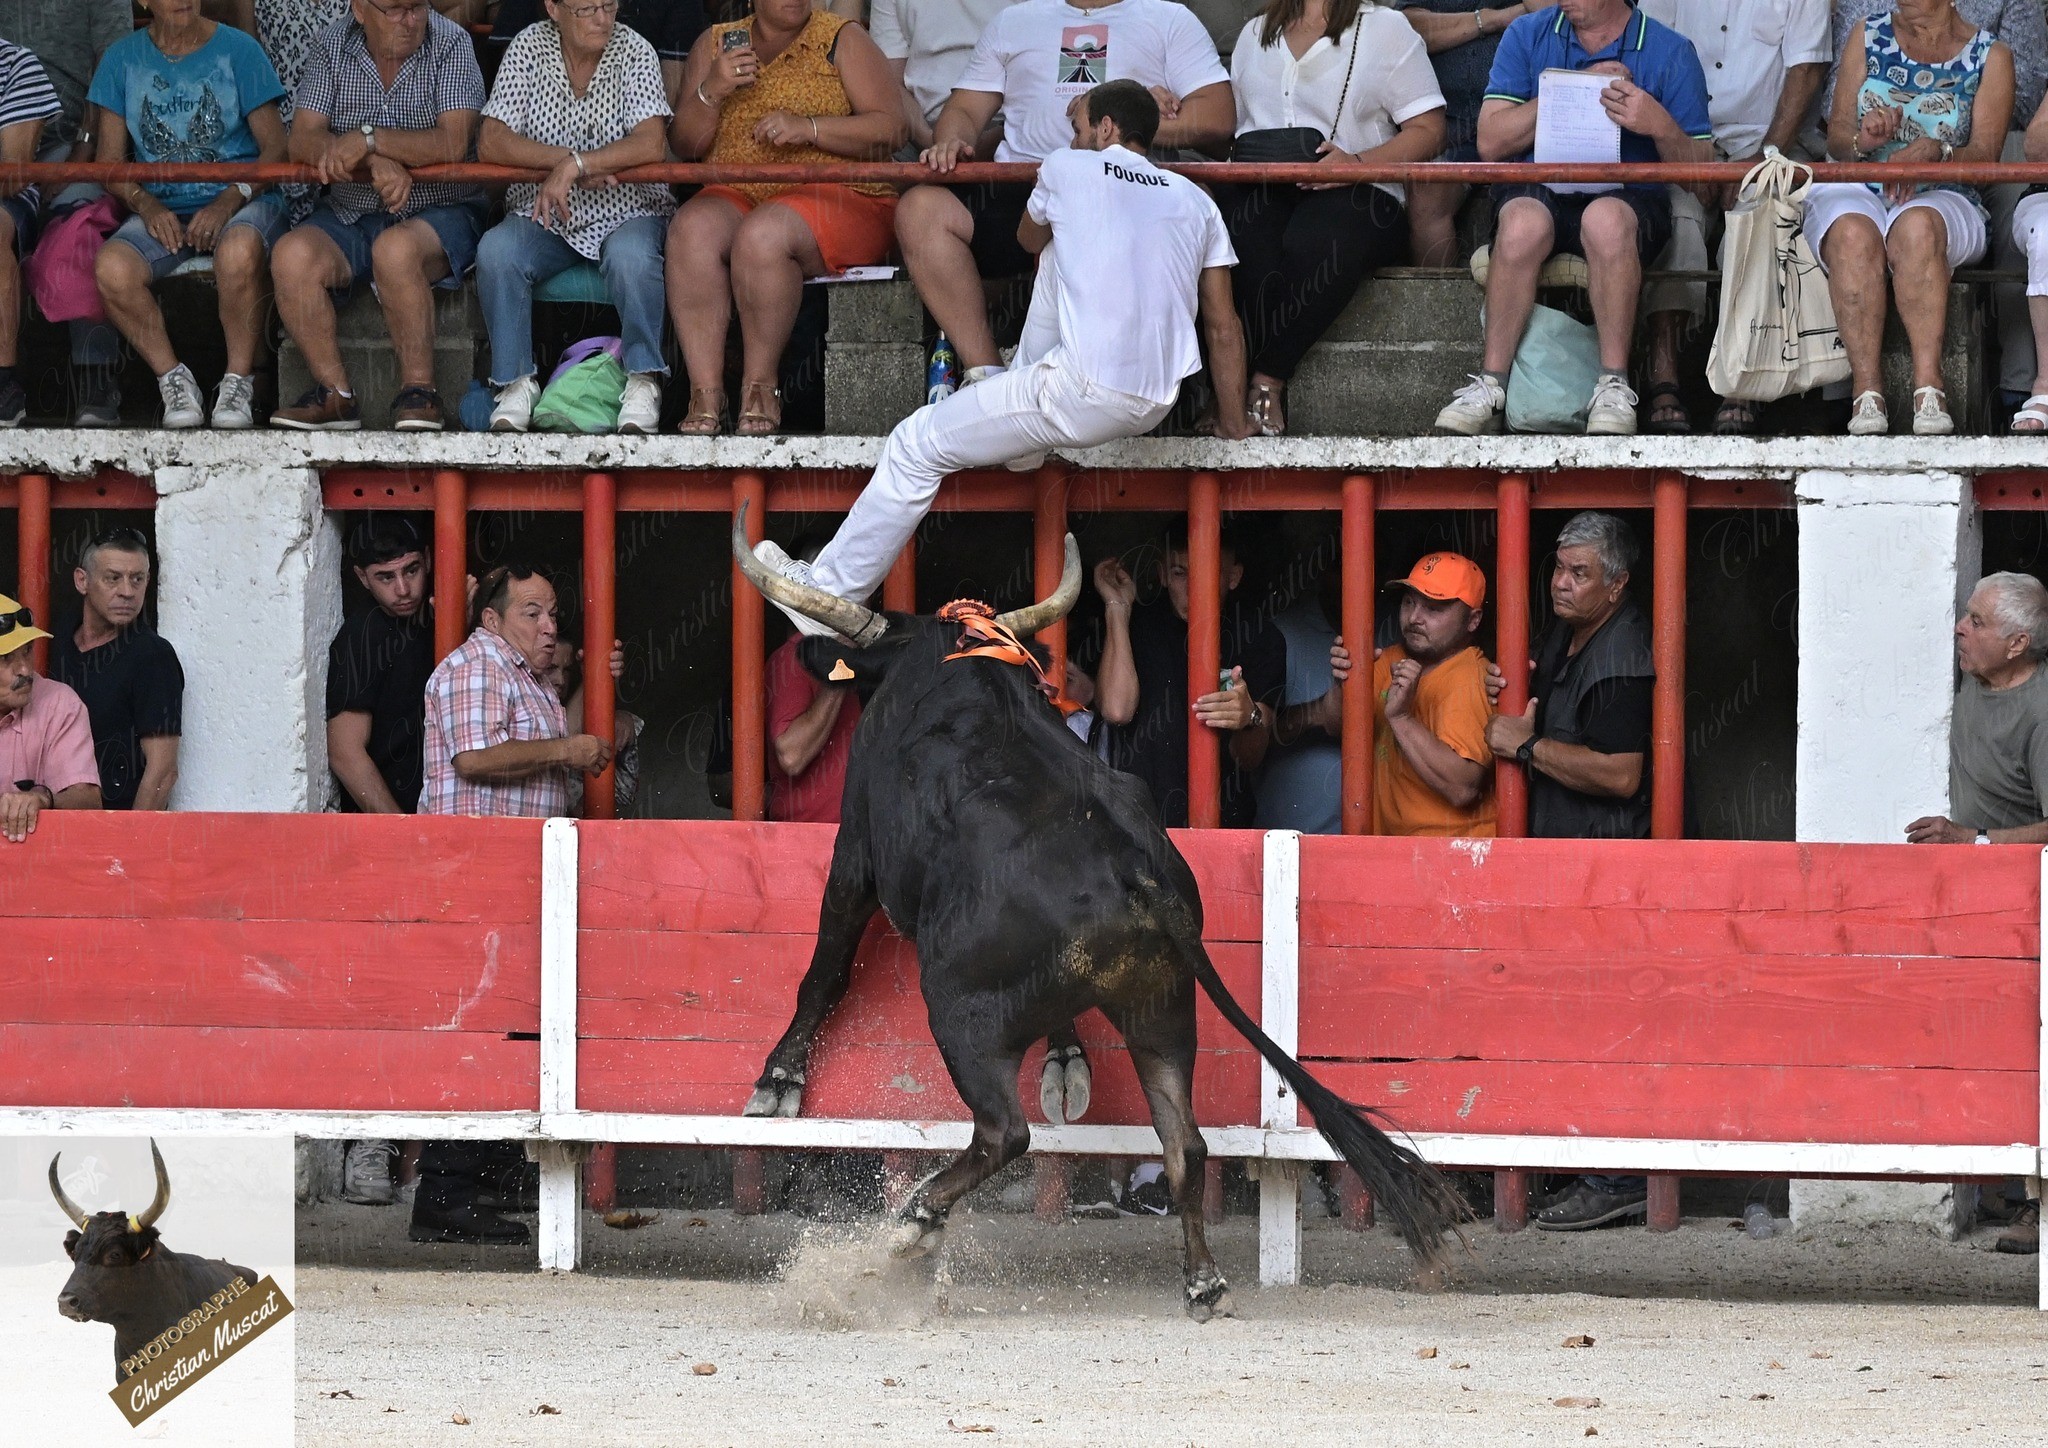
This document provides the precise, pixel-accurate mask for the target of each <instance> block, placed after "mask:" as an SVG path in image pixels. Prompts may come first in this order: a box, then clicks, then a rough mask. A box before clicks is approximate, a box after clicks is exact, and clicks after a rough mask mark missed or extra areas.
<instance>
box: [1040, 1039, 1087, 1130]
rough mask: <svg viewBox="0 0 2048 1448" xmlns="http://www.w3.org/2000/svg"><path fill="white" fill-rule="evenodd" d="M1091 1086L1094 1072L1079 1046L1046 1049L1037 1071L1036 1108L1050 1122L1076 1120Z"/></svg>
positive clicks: (1083, 1106)
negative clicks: (1064, 1048) (1043, 1061)
mask: <svg viewBox="0 0 2048 1448" xmlns="http://www.w3.org/2000/svg"><path fill="white" fill-rule="evenodd" d="M1094 1086H1095V1074H1094V1072H1092V1071H1091V1070H1089V1068H1088V1058H1087V1057H1086V1056H1084V1055H1082V1054H1081V1048H1080V1047H1079V1046H1073V1047H1070V1048H1068V1049H1067V1050H1065V1051H1060V1050H1056V1049H1049V1050H1047V1051H1046V1053H1045V1064H1044V1065H1043V1066H1041V1067H1040V1068H1039V1071H1038V1109H1039V1110H1041V1111H1043V1112H1044V1113H1045V1119H1046V1120H1047V1121H1049V1122H1051V1123H1052V1124H1053V1125H1054V1126H1064V1125H1066V1124H1067V1123H1068V1122H1070V1121H1079V1120H1080V1119H1081V1118H1082V1117H1083V1116H1085V1115H1087V1113H1088V1101H1089V1098H1090V1097H1091V1096H1092V1095H1093V1093H1094Z"/></svg>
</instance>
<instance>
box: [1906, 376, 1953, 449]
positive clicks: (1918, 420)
mask: <svg viewBox="0 0 2048 1448" xmlns="http://www.w3.org/2000/svg"><path fill="white" fill-rule="evenodd" d="M1955 430H1956V420H1955V419H1954V418H1953V417H1950V416H1949V415H1948V394H1946V393H1945V392H1943V391H1942V390H1941V389H1940V388H1939V387H1916V388H1914V389H1913V431H1914V432H1916V433H1918V434H1919V435H1920V436H1921V437H1946V436H1947V435H1948V434H1949V433H1952V432H1954V431H1955Z"/></svg>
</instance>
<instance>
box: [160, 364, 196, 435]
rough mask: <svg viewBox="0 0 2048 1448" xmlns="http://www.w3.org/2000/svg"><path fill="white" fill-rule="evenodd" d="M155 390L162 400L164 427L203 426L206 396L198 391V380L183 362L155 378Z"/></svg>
mask: <svg viewBox="0 0 2048 1448" xmlns="http://www.w3.org/2000/svg"><path fill="white" fill-rule="evenodd" d="M156 390H157V392H158V393H159V394H161V395H162V397H163V400H164V426H165V427H172V428H186V427H200V426H203V425H204V424H205V422H206V394H205V393H203V392H201V391H200V390H199V379H198V378H197V377H194V376H193V375H192V369H191V368H190V367H187V366H186V365H185V364H184V363H183V362H180V363H179V364H178V365H177V366H175V367H173V368H172V369H171V370H170V371H168V372H166V373H165V374H164V375H163V376H161V377H159V378H157V380H156Z"/></svg>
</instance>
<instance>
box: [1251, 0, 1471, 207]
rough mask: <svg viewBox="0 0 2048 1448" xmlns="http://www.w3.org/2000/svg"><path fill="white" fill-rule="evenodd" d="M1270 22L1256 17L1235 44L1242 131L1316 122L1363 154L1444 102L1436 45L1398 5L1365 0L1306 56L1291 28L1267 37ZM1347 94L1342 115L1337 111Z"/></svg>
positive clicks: (1395, 189) (1396, 191)
mask: <svg viewBox="0 0 2048 1448" xmlns="http://www.w3.org/2000/svg"><path fill="white" fill-rule="evenodd" d="M1265 24H1266V22H1265V20H1264V19H1263V18H1261V19H1257V20H1252V21H1250V22H1248V23H1247V24H1246V25H1245V27H1244V29H1243V30H1241V31H1239V32H1238V36H1237V46H1236V48H1235V49H1233V50H1232V51H1231V52H1230V90H1231V94H1232V95H1234V96H1236V97H1237V133H1238V134H1239V135H1240V136H1241V135H1243V134H1244V133H1245V132H1246V131H1271V130H1278V129H1280V128H1281V127H1285V126H1314V127H1315V128H1316V129H1317V130H1319V131H1321V132H1322V133H1323V134H1324V135H1326V136H1328V137H1329V138H1330V139H1331V140H1333V141H1335V142H1336V143H1337V147H1338V149H1339V150H1344V151H1349V152H1351V154H1353V155H1354V156H1355V155H1357V154H1358V153H1359V152H1361V151H1370V150H1371V149H1372V148H1373V147H1375V146H1381V145H1384V144H1386V143H1387V142H1388V141H1390V140H1392V139H1393V137H1394V135H1395V133H1396V132H1398V131H1399V130H1400V129H1401V123H1402V122H1403V121H1411V120H1413V119H1415V117H1417V116H1419V115H1422V114H1424V113H1425V112H1428V111H1434V110H1441V109H1442V108H1443V104H1444V96H1443V92H1442V91H1441V90H1439V89H1438V88H1437V83H1436V68H1435V67H1434V66H1432V65H1431V64H1430V63H1429V47H1427V46H1426V45H1424V44H1423V43H1422V37H1421V36H1419V35H1417V34H1416V33H1415V27H1414V26H1412V25H1410V24H1409V23H1408V22H1407V21H1406V20H1405V19H1403V18H1402V17H1401V16H1400V15H1398V14H1396V13H1395V12H1393V11H1392V10H1382V9H1380V8H1379V7H1378V6H1361V7H1360V9H1359V12H1358V20H1357V22H1356V23H1355V24H1353V25H1352V27H1351V28H1350V29H1349V30H1347V31H1345V32H1344V34H1343V36H1342V38H1341V39H1340V40H1339V41H1337V42H1336V43H1334V44H1333V43H1332V42H1331V40H1330V38H1329V37H1328V36H1327V35H1319V36H1317V37H1316V42H1315V44H1314V45H1311V46H1310V47H1309V48H1308V49H1307V51H1305V52H1304V53H1303V54H1302V57H1301V59H1300V60H1296V59H1295V58H1294V52H1293V51H1291V50H1289V49H1288V48H1287V39H1286V37H1285V36H1282V37H1281V38H1280V39H1278V40H1276V41H1274V42H1273V43H1272V44H1271V45H1261V44H1259V34H1260V32H1261V31H1262V30H1264V29H1265ZM1354 56H1355V57H1356V58H1355V59H1354ZM1347 69H1348V70H1349V73H1350V77H1351V83H1350V86H1349V88H1348V89H1347V88H1346V86H1345V80H1344V78H1345V74H1346V71H1347ZM1340 97H1341V98H1342V100H1343V102H1344V114H1343V116H1342V117H1339V116H1338V115H1337V102H1338V99H1339V98H1340ZM1377 184H1379V187H1380V189H1381V190H1382V191H1386V192H1389V193H1390V194H1392V195H1394V196H1400V195H1401V188H1400V187H1399V186H1395V185H1391V184H1388V183H1385V182H1381V183H1377Z"/></svg>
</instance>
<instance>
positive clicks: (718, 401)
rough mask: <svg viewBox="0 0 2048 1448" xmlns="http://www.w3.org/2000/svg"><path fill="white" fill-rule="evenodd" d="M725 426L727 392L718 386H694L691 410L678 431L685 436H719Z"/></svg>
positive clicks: (691, 390)
mask: <svg viewBox="0 0 2048 1448" xmlns="http://www.w3.org/2000/svg"><path fill="white" fill-rule="evenodd" d="M724 427H725V394H724V393H723V392H721V391H719V390H718V389H717V388H716V387H692V388H691V389H690V410H689V411H688V412H685V413H684V414H683V420H682V422H681V423H679V424H678V425H677V427H676V431H677V432H679V433H681V434H682V435H683V436H684V437H717V436H718V434H719V433H720V431H722V430H723V429H724Z"/></svg>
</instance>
